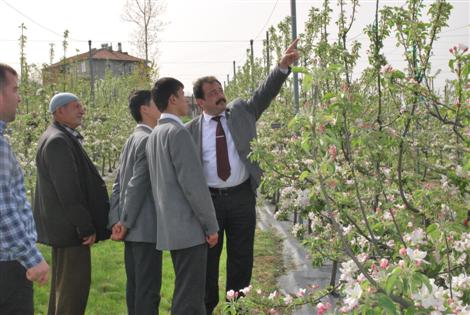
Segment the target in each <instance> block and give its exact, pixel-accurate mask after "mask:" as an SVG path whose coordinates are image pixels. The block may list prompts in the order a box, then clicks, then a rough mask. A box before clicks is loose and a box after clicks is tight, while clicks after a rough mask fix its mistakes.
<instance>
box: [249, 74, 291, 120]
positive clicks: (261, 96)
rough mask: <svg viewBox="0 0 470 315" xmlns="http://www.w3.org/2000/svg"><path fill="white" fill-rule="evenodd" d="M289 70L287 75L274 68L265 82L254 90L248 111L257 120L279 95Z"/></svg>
mask: <svg viewBox="0 0 470 315" xmlns="http://www.w3.org/2000/svg"><path fill="white" fill-rule="evenodd" d="M290 71H291V70H290V68H289V70H288V72H287V73H283V72H282V71H281V70H280V69H279V67H276V68H274V69H273V70H272V71H271V72H270V73H269V74H268V77H267V78H266V80H264V81H263V83H261V85H260V86H259V87H258V88H257V89H256V90H255V92H254V93H253V95H252V96H251V98H250V100H249V101H248V109H249V110H250V111H251V112H252V113H253V115H254V116H255V117H256V120H258V119H259V118H260V117H261V114H262V113H263V112H264V111H265V110H266V108H268V106H269V104H271V102H272V100H273V99H274V98H275V97H276V96H277V95H278V94H279V91H280V90H281V87H282V85H283V84H284V82H285V81H286V79H287V77H288V76H289V73H290Z"/></svg>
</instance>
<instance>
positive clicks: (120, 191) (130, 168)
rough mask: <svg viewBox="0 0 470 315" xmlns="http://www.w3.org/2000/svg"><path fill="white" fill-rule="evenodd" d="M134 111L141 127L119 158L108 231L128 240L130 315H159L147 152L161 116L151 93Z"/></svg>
mask: <svg viewBox="0 0 470 315" xmlns="http://www.w3.org/2000/svg"><path fill="white" fill-rule="evenodd" d="M129 110H130V112H131V115H132V117H133V118H134V120H135V121H136V122H137V126H136V127H135V129H134V132H133V133H132V135H131V136H130V137H129V138H128V139H127V141H126V144H125V145H124V148H123V149H122V152H121V157H120V158H119V167H118V172H117V175H116V180H115V182H114V185H113V193H112V195H111V210H110V212H109V224H108V226H109V227H112V231H113V234H112V236H111V238H112V239H113V240H124V241H125V242H124V246H125V247H124V261H125V265H126V275H127V287H126V300H127V312H128V314H129V315H151V314H152V315H155V314H158V306H159V304H160V287H161V283H162V252H161V251H159V250H157V249H156V243H157V214H156V211H155V203H154V201H153V196H152V191H151V187H150V175H149V168H148V163H147V158H146V156H145V148H146V145H147V139H148V136H149V135H150V133H151V132H152V130H153V128H155V126H156V125H157V121H158V119H159V118H160V111H159V110H158V108H157V106H156V105H155V103H154V102H153V101H152V96H151V93H150V91H149V90H141V91H136V92H133V93H132V94H131V96H130V97H129Z"/></svg>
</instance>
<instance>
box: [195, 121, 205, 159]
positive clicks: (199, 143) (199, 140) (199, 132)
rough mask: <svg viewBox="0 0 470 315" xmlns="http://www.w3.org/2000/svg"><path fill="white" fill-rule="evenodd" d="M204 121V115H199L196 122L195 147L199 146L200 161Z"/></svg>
mask: <svg viewBox="0 0 470 315" xmlns="http://www.w3.org/2000/svg"><path fill="white" fill-rule="evenodd" d="M203 122H204V115H201V117H199V123H198V124H196V127H197V128H196V134H197V137H196V147H197V148H199V156H200V157H201V161H202V124H203Z"/></svg>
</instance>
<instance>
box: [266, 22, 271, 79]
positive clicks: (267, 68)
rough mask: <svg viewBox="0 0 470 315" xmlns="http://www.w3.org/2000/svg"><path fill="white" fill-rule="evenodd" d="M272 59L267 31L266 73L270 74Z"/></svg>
mask: <svg viewBox="0 0 470 315" xmlns="http://www.w3.org/2000/svg"><path fill="white" fill-rule="evenodd" d="M270 68H271V61H270V60H269V32H268V31H266V74H269V70H271V69H270Z"/></svg>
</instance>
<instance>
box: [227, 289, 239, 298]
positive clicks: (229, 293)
mask: <svg viewBox="0 0 470 315" xmlns="http://www.w3.org/2000/svg"><path fill="white" fill-rule="evenodd" d="M237 296H238V292H235V291H233V290H228V291H227V300H229V301H233V300H235V299H236V298H237Z"/></svg>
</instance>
